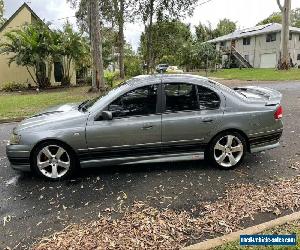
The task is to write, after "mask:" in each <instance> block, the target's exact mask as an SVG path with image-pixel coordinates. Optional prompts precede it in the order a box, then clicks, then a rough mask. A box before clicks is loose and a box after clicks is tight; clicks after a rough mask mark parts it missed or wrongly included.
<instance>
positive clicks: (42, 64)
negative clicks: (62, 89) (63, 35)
mask: <svg viewBox="0 0 300 250" xmlns="http://www.w3.org/2000/svg"><path fill="white" fill-rule="evenodd" d="M4 37H5V41H6V42H4V43H2V44H1V45H0V48H1V51H0V53H2V54H9V55H10V58H9V61H8V64H9V65H10V64H11V63H13V62H15V63H16V64H17V65H20V66H24V67H25V68H26V69H27V71H28V73H29V75H30V76H31V78H32V80H33V81H34V82H35V83H36V84H37V86H38V87H39V88H44V87H46V86H47V85H49V84H50V79H48V78H47V76H46V63H47V59H48V57H49V43H48V42H49V37H50V30H49V29H48V27H47V26H45V25H44V24H42V23H39V22H37V23H34V24H31V25H28V26H26V27H23V28H22V29H20V30H12V31H10V32H8V33H6V34H5V35H4ZM31 70H33V72H34V73H32V71H31Z"/></svg>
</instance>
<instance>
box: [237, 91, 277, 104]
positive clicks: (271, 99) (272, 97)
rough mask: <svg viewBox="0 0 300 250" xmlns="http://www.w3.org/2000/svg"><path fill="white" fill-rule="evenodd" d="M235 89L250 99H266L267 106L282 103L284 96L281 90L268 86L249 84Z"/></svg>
mask: <svg viewBox="0 0 300 250" xmlns="http://www.w3.org/2000/svg"><path fill="white" fill-rule="evenodd" d="M233 89H234V90H235V91H236V92H237V93H239V94H241V95H243V96H244V97H246V98H247V99H248V100H249V101H259V102H261V101H264V102H265V105H266V106H276V105H277V104H280V101H281V98H282V94H281V93H280V92H278V91H276V90H273V89H270V88H266V87H256V86H247V87H236V88H233Z"/></svg>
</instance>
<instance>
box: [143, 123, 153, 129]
mask: <svg viewBox="0 0 300 250" xmlns="http://www.w3.org/2000/svg"><path fill="white" fill-rule="evenodd" d="M152 128H153V125H148V124H147V125H144V126H143V127H142V129H143V130H148V129H152Z"/></svg>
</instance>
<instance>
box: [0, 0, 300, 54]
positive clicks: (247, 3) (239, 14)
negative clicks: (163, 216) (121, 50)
mask: <svg viewBox="0 0 300 250" xmlns="http://www.w3.org/2000/svg"><path fill="white" fill-rule="evenodd" d="M206 1H207V0H199V3H201V2H206ZM281 1H282V2H283V0H281ZM26 2H27V3H28V5H29V6H30V7H31V8H32V9H33V10H34V11H35V12H36V14H37V15H38V16H39V17H40V18H41V19H45V20H46V21H51V22H52V23H53V24H52V27H55V28H59V27H61V26H62V25H63V23H64V22H65V21H66V18H65V17H69V18H68V20H69V21H70V22H71V23H73V24H74V25H76V18H75V17H74V15H75V10H74V9H72V8H71V6H70V4H69V3H67V1H66V0H46V1H45V0H30V1H26ZM23 3H24V1H22V0H4V5H5V14H4V15H5V17H7V18H8V17H10V16H11V15H12V14H13V13H14V12H15V11H16V10H17V9H18V8H19V7H20V6H21V5H22V4H23ZM292 8H300V1H299V0H292ZM278 10H279V9H278V6H277V3H276V0H211V1H210V2H208V3H206V4H203V5H199V6H198V7H196V9H195V11H194V14H193V15H192V16H190V17H187V18H186V19H185V20H183V21H184V22H186V23H190V24H191V26H192V27H193V26H195V25H197V24H199V22H201V23H204V24H207V23H211V24H212V26H213V27H215V26H216V24H217V23H218V21H219V20H220V19H223V18H228V19H230V20H232V21H234V22H236V23H237V26H238V28H249V27H252V26H255V25H256V24H257V23H258V22H259V21H261V20H262V19H264V18H266V17H267V16H269V15H270V14H271V13H273V12H275V11H278ZM61 18H63V19H61ZM58 19H61V20H58ZM142 32H143V25H142V24H140V23H129V24H126V30H125V37H126V40H127V42H129V43H130V44H131V45H132V46H133V48H134V49H135V50H136V49H137V48H138V45H139V38H140V34H141V33H142Z"/></svg>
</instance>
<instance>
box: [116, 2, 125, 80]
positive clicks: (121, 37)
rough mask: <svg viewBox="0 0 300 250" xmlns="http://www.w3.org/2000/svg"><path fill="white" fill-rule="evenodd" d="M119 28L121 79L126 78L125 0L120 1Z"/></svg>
mask: <svg viewBox="0 0 300 250" xmlns="http://www.w3.org/2000/svg"><path fill="white" fill-rule="evenodd" d="M118 26H119V32H118V36H119V53H120V55H119V66H120V78H121V79H124V78H125V70H124V57H125V55H124V43H125V42H124V0H120V11H119V12H118Z"/></svg>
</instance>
